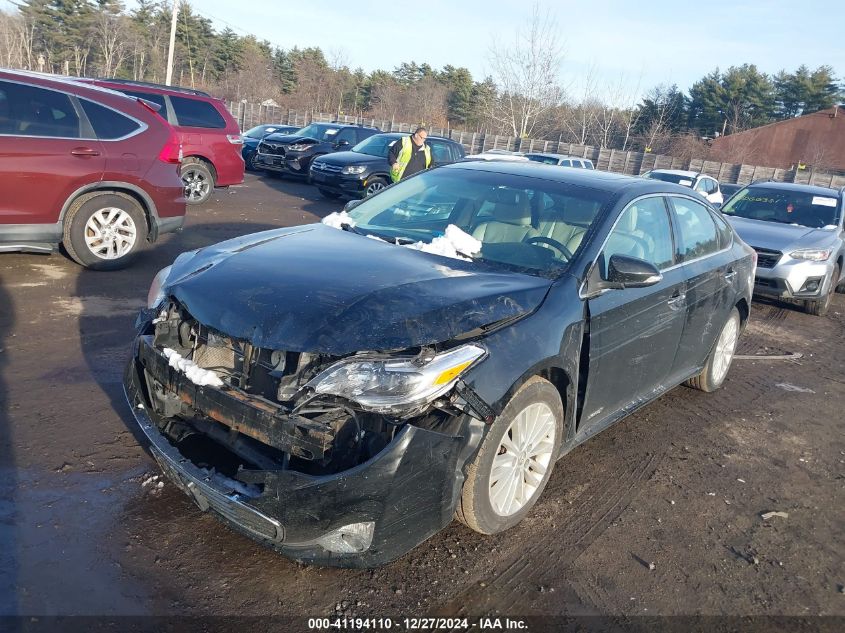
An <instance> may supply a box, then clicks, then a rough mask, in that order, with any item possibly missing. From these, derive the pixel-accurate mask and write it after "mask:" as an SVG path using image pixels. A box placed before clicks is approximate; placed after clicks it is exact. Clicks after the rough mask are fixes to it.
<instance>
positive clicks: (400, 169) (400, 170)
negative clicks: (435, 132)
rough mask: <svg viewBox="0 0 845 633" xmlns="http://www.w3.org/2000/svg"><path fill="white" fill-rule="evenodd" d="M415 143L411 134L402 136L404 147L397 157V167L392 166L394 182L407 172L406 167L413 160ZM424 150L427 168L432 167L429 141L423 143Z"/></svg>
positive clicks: (391, 177) (391, 173)
mask: <svg viewBox="0 0 845 633" xmlns="http://www.w3.org/2000/svg"><path fill="white" fill-rule="evenodd" d="M413 146H414V143H413V141H411V137H410V136H403V137H402V149H400V150H399V156H398V157H397V158H396V165H397V166H396V167H394V166H393V165H391V166H390V179H391V180H392V181H393V182H399V181H400V180H402V174H404V173H405V168H406V167H407V166H408V163H410V162H411V152H412V151H413V149H414V147H413ZM423 151H424V152H425V168H426V169H428V168H429V167H431V148H430V147H429V146H428V143H423Z"/></svg>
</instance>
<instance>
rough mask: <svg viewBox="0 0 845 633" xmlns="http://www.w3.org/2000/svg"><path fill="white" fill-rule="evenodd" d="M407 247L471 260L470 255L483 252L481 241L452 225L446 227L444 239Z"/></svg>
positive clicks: (437, 238)
mask: <svg viewBox="0 0 845 633" xmlns="http://www.w3.org/2000/svg"><path fill="white" fill-rule="evenodd" d="M405 246H406V248H412V249H414V250H415V251H422V252H423V253H432V254H434V255H442V256H443V257H451V258H453V259H466V260H469V259H471V258H470V257H469V255H472V254H473V253H477V252H479V251H480V250H481V241H480V240H477V239H475V238H474V237H473V236H472V235H470V234H469V233H466V232H465V231H462V230H461V229H460V228H459V227H457V226H455V225H454V224H450V225H449V226H447V227H446V234H445V235H443V236H442V237H435V238H434V239H433V240H431V242H416V243H414V244H406V245H405Z"/></svg>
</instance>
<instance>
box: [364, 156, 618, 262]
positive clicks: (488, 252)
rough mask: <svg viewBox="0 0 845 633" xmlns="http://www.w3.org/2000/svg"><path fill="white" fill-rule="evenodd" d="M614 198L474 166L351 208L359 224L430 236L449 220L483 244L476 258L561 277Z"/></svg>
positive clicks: (416, 180) (399, 235)
mask: <svg viewBox="0 0 845 633" xmlns="http://www.w3.org/2000/svg"><path fill="white" fill-rule="evenodd" d="M609 199H610V194H608V193H607V192H604V191H600V190H596V189H591V188H587V187H582V186H575V185H570V184H567V183H563V182H554V181H549V180H542V179H539V178H531V177H528V176H515V175H512V174H508V173H501V172H499V173H495V172H486V171H475V170H471V169H455V168H449V169H436V170H432V171H426V172H422V173H420V174H419V175H416V176H414V177H413V178H409V179H408V180H403V181H401V182H399V183H397V184H395V185H393V186H392V187H389V188H388V189H385V190H384V191H383V192H381V193H380V194H378V195H376V196H373V197H372V198H367V199H365V200H364V201H363V202H362V203H361V204H359V205H358V206H357V207H355V208H354V209H353V210H352V211H350V212H349V215H350V216H351V217H352V219H353V220H354V221H355V223H356V226H355V229H356V230H357V231H360V232H364V233H373V234H375V235H377V236H379V237H383V238H387V239H391V240H397V241H399V240H407V241H409V242H416V241H422V242H431V241H432V240H433V239H434V238H436V237H441V236H443V235H444V234H445V232H446V228H447V227H448V226H449V225H454V226H457V227H458V228H459V229H461V230H462V231H464V232H465V233H468V234H469V235H471V236H473V237H474V238H476V239H477V240H479V241H480V242H481V250H480V252H478V253H475V254H469V253H465V254H466V255H471V256H472V258H473V259H475V260H480V261H484V262H487V263H490V264H494V265H499V266H504V267H507V268H510V269H516V270H520V271H523V272H529V273H532V274H541V275H547V276H556V275H557V274H559V273H560V272H561V269H562V268H565V266H566V264H567V263H568V262H569V261H570V260H571V259H572V257H573V256H574V254H575V253H577V252H578V250H579V249H580V248H581V247H582V245H583V237H584V235H585V233H586V232H587V231H588V230H589V229H590V227H591V226H592V223H593V222H594V221H595V219H596V217H597V216H598V215H599V211H600V210H601V209H602V207H603V206H604V205H605V204H606V203H607V201H608V200H609Z"/></svg>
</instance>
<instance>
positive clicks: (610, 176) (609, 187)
mask: <svg viewBox="0 0 845 633" xmlns="http://www.w3.org/2000/svg"><path fill="white" fill-rule="evenodd" d="M438 169H462V170H468V171H483V172H490V173H499V174H511V175H514V176H525V177H529V178H540V179H543V180H549V181H553V182H562V183H566V184H571V185H578V186H582V187H589V188H592V189H602V190H603V191H609V192H614V193H616V192H622V191H632V192H633V193H636V194H638V195H639V194H647V193H678V194H681V195H684V196H688V197H689V195H690V190H689V187H682V186H681V185H676V184H674V183H670V182H664V181H662V180H650V179H648V178H634V177H632V176H625V175H622V174H614V173H611V172H607V171H599V170H596V169H561V168H560V167H558V166H557V165H544V164H543V163H537V162H534V161H529V160H526V161H524V162H516V161H463V162H458V163H452V164H451V165H445V166H443V167H439V168H438Z"/></svg>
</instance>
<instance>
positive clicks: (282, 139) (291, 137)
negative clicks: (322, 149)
mask: <svg viewBox="0 0 845 633" xmlns="http://www.w3.org/2000/svg"><path fill="white" fill-rule="evenodd" d="M261 140H262V141H270V142H271V143H284V144H286V145H293V144H294V143H305V142H306V141H307V142H310V143H321V142H322V141H318V140H317V139H315V138H311V137H310V136H296V135H295V134H276V133H273V134H268V135H267V136H265V137H264V138H263V139H261Z"/></svg>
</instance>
